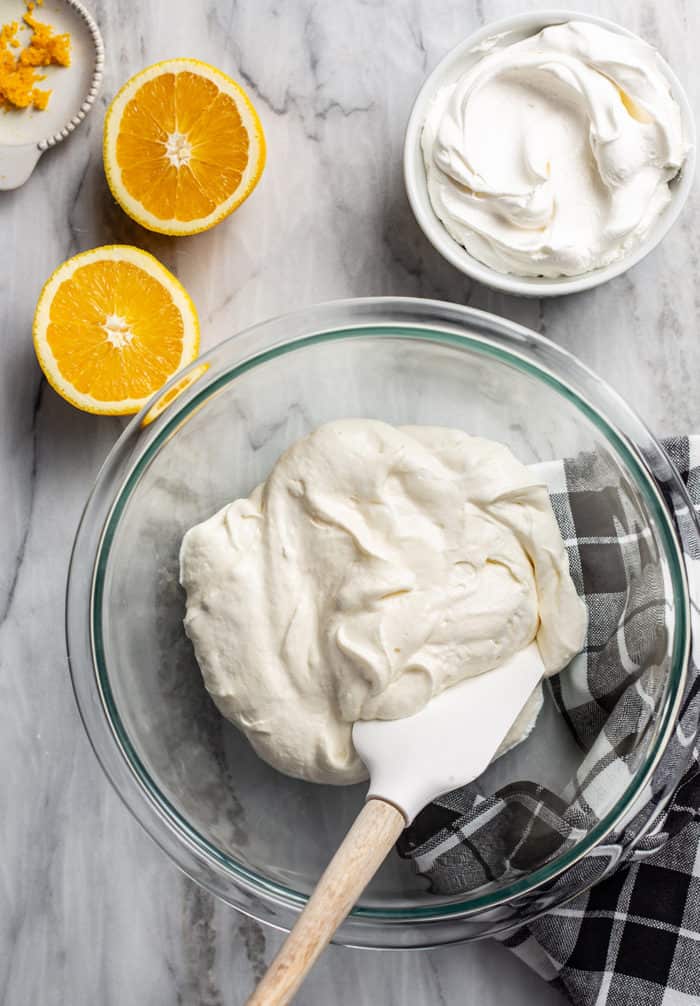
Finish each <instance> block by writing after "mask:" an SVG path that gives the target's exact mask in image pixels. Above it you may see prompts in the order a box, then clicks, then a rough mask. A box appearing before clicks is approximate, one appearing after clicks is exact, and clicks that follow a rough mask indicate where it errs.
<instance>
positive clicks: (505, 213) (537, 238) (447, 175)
mask: <svg viewBox="0 0 700 1006" xmlns="http://www.w3.org/2000/svg"><path fill="white" fill-rule="evenodd" d="M487 32H488V35H487V36H486V37H484V32H482V33H480V35H479V36H478V37H475V39H471V40H467V42H466V43H464V45H463V46H460V47H458V49H456V50H454V51H453V52H452V53H450V54H449V56H448V57H447V59H446V60H444V61H443V63H442V64H440V66H439V67H438V68H437V70H436V71H435V72H434V73H433V75H432V76H431V77H430V78H429V80H428V82H427V83H426V85H425V87H424V88H423V91H422V92H421V94H420V95H419V98H418V100H417V102H416V107H415V109H414V113H413V115H412V118H411V122H410V123H409V129H408V133H407V139H406V156H405V167H406V181H407V187H408V192H409V198H410V199H411V202H412V205H413V208H414V211H415V212H416V216H417V218H418V220H419V223H420V224H421V226H423V229H424V230H425V232H426V234H427V236H428V237H429V238H430V240H431V241H433V243H434V244H435V245H436V246H437V247H438V250H440V251H442V252H443V254H446V256H447V257H448V258H449V259H450V260H451V261H453V262H454V263H455V264H456V265H458V266H459V267H460V268H462V269H463V271H465V272H468V273H470V274H472V275H475V276H476V278H478V279H481V280H483V281H485V282H491V283H492V285H496V286H499V287H501V288H502V289H511V290H513V292H518V293H534V294H536V295H537V294H539V295H546V294H548V293H558V292H568V291H569V290H571V289H583V288H585V287H586V286H592V285H595V284H596V283H599V282H602V281H603V280H604V279H608V278H611V276H612V275H616V274H618V273H619V272H621V271H623V270H624V269H626V268H628V267H629V265H631V264H633V262H634V261H637V260H638V259H639V258H641V257H642V256H643V255H644V254H646V252H647V251H649V250H650V249H651V247H653V245H654V244H655V243H656V242H657V241H658V240H660V238H661V237H662V236H663V233H665V231H666V230H667V229H668V227H669V226H670V225H671V223H672V222H673V220H674V219H675V216H676V215H677V213H678V212H679V210H680V204H681V203H682V201H683V200H684V199H685V195H686V194H687V190H688V188H689V183H690V180H691V179H692V161H693V155H694V149H693V146H694V144H693V141H694V135H693V126H692V119H691V116H690V113H689V110H688V108H687V100H686V99H685V96H684V95H683V94H682V91H681V90H680V85H678V83H677V81H676V80H675V78H674V77H673V74H672V73H671V71H670V70H669V68H668V67H667V66H666V64H665V63H664V61H663V60H662V59H661V57H660V55H659V54H658V52H657V51H656V50H655V49H654V48H653V47H652V46H650V45H648V44H647V43H646V42H644V41H642V40H641V39H639V38H637V37H636V36H634V35H631V34H630V33H629V32H626V31H624V30H623V29H620V28H618V27H617V26H615V25H612V24H610V23H609V22H605V21H601V20H600V19H589V18H586V17H585V16H582V18H581V19H580V20H579V19H578V16H577V18H576V20H571V19H563V20H558V19H555V20H553V21H552V14H551V13H550V15H549V17H548V16H547V14H546V13H545V14H532V15H525V16H522V15H521V16H520V17H518V18H511V19H508V20H507V21H506V22H502V23H499V24H496V25H492V26H491V27H490V29H487ZM511 277H512V279H511Z"/></svg>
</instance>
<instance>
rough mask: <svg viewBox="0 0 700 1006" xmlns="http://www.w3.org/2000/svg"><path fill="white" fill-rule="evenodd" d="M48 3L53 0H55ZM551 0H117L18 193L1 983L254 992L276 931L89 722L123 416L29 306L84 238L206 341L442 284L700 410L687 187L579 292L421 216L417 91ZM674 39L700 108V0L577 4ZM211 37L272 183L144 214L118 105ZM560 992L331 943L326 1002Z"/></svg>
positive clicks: (12, 272)
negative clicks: (593, 284) (76, 649)
mask: <svg viewBox="0 0 700 1006" xmlns="http://www.w3.org/2000/svg"><path fill="white" fill-rule="evenodd" d="M47 5H48V6H49V8H50V5H51V0H47ZM546 6H548V5H547V4H545V3H542V4H540V3H533V2H531V0H521V2H520V3H516V2H515V0H386V2H382V0H364V2H360V0H344V2H342V3H341V2H334V3H330V2H327V3H318V2H315V0H218V2H214V0H208V2H195V3H190V2H187V0H150V2H149V3H139V2H138V0H100V2H99V3H97V2H94V3H93V4H92V9H93V11H94V13H95V15H96V16H97V19H98V20H99V22H100V24H101V27H102V29H103V32H104V36H105V41H106V45H107V66H106V80H105V89H104V92H103V97H102V101H101V103H100V104H99V105H98V107H97V109H96V110H95V112H94V113H93V114H92V115H91V117H90V119H89V120H88V122H87V123H86V124H85V125H84V126H83V127H81V129H80V130H79V131H78V132H77V133H76V135H75V136H74V137H73V138H71V139H70V140H69V141H68V142H67V143H65V144H63V145H62V146H61V147H60V148H58V149H57V150H55V151H52V152H50V153H48V154H47V155H46V156H45V157H44V158H43V159H42V162H41V164H40V166H39V168H38V170H37V172H36V174H35V175H34V177H33V178H32V179H31V181H30V182H29V184H28V185H27V186H26V187H25V188H24V189H22V190H20V191H17V192H13V193H0V235H1V237H2V243H1V244H0V265H1V268H0V362H1V366H0V449H1V451H2V454H1V455H0V466H1V467H0V471H1V472H2V477H1V478H0V504H1V508H0V513H1V514H2V521H1V525H0V526H1V528H2V532H1V533H2V549H1V551H0V555H2V559H1V560H0V764H1V765H2V772H1V774H0V1002H2V1004H3V1006H27V1004H29V1003H31V1004H34V1003H36V1004H42V1006H53V1004H56V1006H58V1004H65V1003H70V1004H75V1006H80V1004H82V1003H89V1002H97V1003H100V1004H102V1006H111V1004H122V1003H139V1004H142V1006H150V1004H154V1006H155V1004H160V1003H175V1002H178V1003H183V1004H194V1003H201V1004H203V1006H223V1004H227V1006H229V1004H230V1006H238V1004H241V1003H243V1002H244V999H245V995H246V992H247V991H248V990H249V989H250V987H251V985H252V983H253V981H254V979H255V977H256V976H259V975H260V973H261V971H262V969H263V968H264V965H265V962H267V961H268V960H269V959H270V956H271V954H272V953H273V952H274V951H275V949H276V947H277V946H278V945H279V942H280V938H279V937H278V935H276V934H274V933H272V932H269V931H265V930H264V929H262V928H261V927H260V926H258V925H257V924H255V923H253V922H250V921H247V920H245V919H243V918H241V917H238V916H236V915H235V914H233V913H232V912H231V911H230V910H228V909H226V908H224V907H223V906H222V905H220V904H217V903H215V902H214V900H213V899H212V898H210V897H209V896H208V895H205V894H204V893H202V891H201V890H199V889H198V888H196V887H195V886H194V885H193V884H192V883H190V882H189V881H188V880H186V879H185V878H184V877H182V876H181V875H180V874H179V873H178V872H177V870H176V869H175V868H174V867H173V866H171V865H170V863H169V862H168V861H167V860H166V858H165V856H164V855H163V854H162V853H161V852H160V851H159V850H158V849H157V848H156V847H155V846H154V845H153V844H152V843H151V841H150V840H149V839H148V838H147V837H146V835H145V834H144V833H143V832H142V831H141V830H140V828H139V826H138V825H137V824H136V823H135V822H134V821H133V820H132V819H131V817H130V816H129V814H128V813H127V811H126V810H125V809H124V808H123V807H122V805H121V803H120V802H119V800H118V799H117V797H116V796H115V795H114V793H113V792H112V791H111V789H110V787H109V786H108V784H107V782H106V780H105V779H104V778H103V776H102V774H101V771H100V769H99V768H98V766H97V764H96V762H95V759H94V758H93V755H92V752H91V750H90V748H89V745H88V743H87V740H86V739H85V737H84V735H83V733H82V729H81V726H80V723H79V720H78V715H77V713H76V709H75V706H74V702H73V697H72V694H71V690H70V684H69V679H68V672H67V666H66V658H65V651H64V643H63V592H64V579H65V572H66V566H67V562H68V556H69V551H70V546H71V541H72V538H73V534H74V531H75V527H76V524H77V521H78V517H79V514H80V510H81V507H82V504H83V502H84V499H85V496H86V494H87V491H88V489H89V486H90V484H91V481H92V479H93V478H94V475H95V473H96V471H97V468H98V466H99V464H100V462H101V460H102V459H103V458H104V456H105V454H106V452H107V450H108V449H109V447H110V446H111V444H112V443H113V442H114V440H115V438H116V437H117V436H118V434H119V432H120V429H121V426H122V423H121V422H120V421H119V420H109V419H98V418H94V417H90V416H87V415H82V414H80V413H77V412H75V411H74V410H73V409H71V407H70V406H68V405H65V404H64V403H63V402H62V401H60V400H59V399H58V398H57V397H56V396H55V395H54V393H53V392H52V391H51V390H50V389H49V388H47V386H46V384H45V382H43V381H42V380H41V379H40V373H39V369H38V367H37V365H36V363H35V360H34V355H33V351H32V345H31V318H32V312H33V307H34V304H35V301H36V298H37V295H38V293H39V290H40V287H41V284H42V282H43V280H44V279H45V278H46V276H47V275H48V274H49V272H50V271H51V270H52V269H53V268H55V267H56V266H57V265H58V264H59V263H60V262H61V261H62V260H63V259H65V258H66V257H67V256H69V255H71V254H73V253H75V252H77V251H80V250H83V249H86V248H91V247H94V246H95V245H99V244H106V243H112V242H128V243H134V244H138V245H141V246H143V247H145V248H147V249H149V250H151V251H153V252H154V253H155V254H156V255H158V256H159V257H160V258H161V259H162V260H163V261H164V262H165V263H166V264H167V265H169V266H170V267H171V268H173V269H174V270H175V271H176V272H177V274H178V275H179V276H180V278H181V279H182V280H183V282H184V283H185V284H186V285H187V287H188V288H189V290H190V292H191V293H192V295H193V297H194V299H195V301H196V303H197V305H198V307H199V310H200V314H201V318H202V322H203V340H204V346H205V347H207V346H211V345H213V344H214V343H216V342H217V341H219V340H221V339H222V338H224V337H225V336H227V335H229V334H231V333H233V332H235V331H236V330H237V329H240V328H242V327H244V326H246V325H249V324H250V323H252V322H255V321H257V320H259V319H262V318H264V317H266V316H269V315H271V314H276V313H279V312H283V311H286V310H288V309H290V308H293V307H297V306H300V305H306V304H311V303H312V302H314V301H318V300H326V299H330V298H333V297H344V296H355V295H367V294H408V295H418V296H435V297H441V298H445V299H452V300H455V301H459V302H463V303H470V304H473V305H477V306H479V307H485V308H488V309H490V310H493V311H495V312H497V313H500V314H504V315H507V316H508V317H511V318H513V319H516V320H518V321H521V322H523V323H525V324H527V325H530V326H532V327H533V328H536V329H537V330H538V331H540V332H544V333H546V334H547V335H548V336H550V337H551V338H552V339H554V340H556V341H558V342H559V343H560V344H562V345H563V346H566V347H567V348H569V349H572V350H573V351H574V352H576V353H577V354H578V355H579V356H580V357H582V358H583V359H584V361H586V362H587V363H589V364H590V365H591V366H593V367H594V368H595V369H597V370H598V371H600V372H601V373H602V374H604V375H605V376H606V377H607V379H608V380H609V381H611V382H612V384H613V385H614V386H615V387H616V388H618V389H619V391H620V392H621V393H622V394H623V395H624V396H625V397H627V398H628V399H630V400H631V401H632V402H633V403H634V404H635V405H636V406H637V408H638V410H639V411H640V412H641V413H642V415H643V416H644V417H645V418H646V419H647V420H648V422H649V423H650V424H651V426H652V428H653V429H654V430H655V431H656V432H658V433H661V434H664V433H670V432H672V431H685V430H691V429H694V430H695V431H697V430H698V429H700V401H698V397H697V392H696V390H695V384H696V375H697V373H698V372H699V371H700V341H699V340H698V338H697V330H698V313H699V311H700V281H699V280H698V262H697V260H698V242H699V239H698V233H699V227H698V225H699V224H700V206H699V205H698V199H697V196H695V195H694V196H693V197H692V198H691V201H690V205H689V206H688V208H687V210H686V212H685V214H684V216H683V218H682V220H681V222H680V224H679V225H678V226H677V227H676V229H675V230H674V232H673V233H672V234H671V235H670V236H669V237H668V238H667V239H666V240H665V242H664V243H663V245H662V247H661V248H659V249H658V250H657V251H656V252H655V253H654V254H653V255H651V256H650V257H649V258H648V259H647V260H646V261H645V262H643V263H642V264H641V265H639V266H638V267H637V268H636V269H634V270H633V271H632V272H631V273H629V274H628V275H627V276H624V277H622V278H620V279H618V280H615V281H614V282H612V283H610V284H609V285H608V286H606V287H603V288H601V289H599V290H596V291H594V292H592V293H588V294H584V295H581V296H577V297H572V298H569V299H563V300H559V301H548V302H544V303H543V302H538V301H521V300H517V299H513V298H507V297H504V296H502V295H498V294H494V293H490V292H489V291H487V290H484V289H481V288H478V287H475V286H474V285H473V284H471V283H470V282H469V281H468V280H466V279H465V278H464V277H462V276H461V275H459V274H458V273H457V272H455V271H454V270H453V269H452V268H451V267H450V266H448V265H447V264H445V263H443V262H442V261H441V260H440V259H439V258H438V257H437V255H436V254H435V253H434V252H433V251H432V249H431V248H430V247H429V246H428V245H427V243H426V242H425V241H424V240H423V239H422V237H421V235H420V233H419V231H418V230H417V228H416V226H415V224H414V222H413V219H412V217H411V214H410V211H409V209H408V206H407V203H406V199H405V196H404V192H403V186H402V181H401V171H400V154H401V143H402V133H403V127H404V124H405V121H406V118H407V115H408V111H409V108H410V104H411V100H412V98H413V95H414V94H415V92H416V90H417V88H418V87H419V85H420V83H421V80H422V78H423V77H424V75H425V74H426V72H427V71H428V70H429V69H430V68H432V67H433V66H434V64H435V63H436V62H437V60H438V59H439V58H440V57H441V56H442V54H443V53H444V52H445V51H446V49H447V48H448V47H450V46H451V45H452V44H454V43H456V42H457V41H459V40H460V39H461V38H462V37H464V35H465V34H467V33H468V32H470V31H472V30H473V29H475V28H476V27H477V26H478V25H479V24H481V23H484V22H485V21H489V20H492V19H494V18H496V17H499V16H501V15H505V14H510V13H513V12H515V11H516V10H518V9H527V8H532V9H535V8H538V7H546ZM579 7H580V9H585V10H586V11H593V12H598V13H600V14H604V15H606V16H608V17H612V18H616V19H617V20H619V21H621V22H622V23H624V24H626V25H627V26H628V27H630V28H632V29H634V30H637V31H639V32H640V33H642V34H643V35H644V36H645V37H646V38H648V39H649V40H650V41H652V42H655V43H657V44H658V45H659V46H660V47H661V49H662V50H663V52H664V54H665V55H666V57H667V58H668V59H669V61H670V62H671V63H672V65H673V66H674V67H675V68H676V70H677V72H678V74H679V76H680V78H681V80H682V81H683V82H684V83H685V85H686V87H687V88H688V90H689V94H690V98H691V102H692V103H693V104H694V106H695V107H696V108H697V106H698V99H699V98H700V70H698V64H697V39H698V37H700V4H698V2H697V0H641V2H640V0H608V2H602V0H600V2H589V3H584V2H581V3H580V4H579ZM176 55H192V56H197V57H200V58H202V59H204V60H207V61H210V62H212V63H214V64H217V65H219V66H220V67H222V69H224V70H226V71H228V72H229V73H231V74H232V75H233V76H234V77H237V78H238V79H239V80H241V81H242V82H243V83H244V84H245V85H246V86H247V87H248V89H249V90H250V92H251V95H252V97H253V100H254V101H255V103H256V104H257V106H258V108H259V110H260V113H261V116H262V119H263V123H264V126H265V129H266V133H267V138H268V144H269V160H268V167H267V169H266V172H265V175H264V178H263V181H262V183H261V185H260V187H259V189H258V191H257V192H256V193H255V195H254V197H253V198H252V199H251V200H250V201H249V202H248V203H247V204H246V205H245V206H244V207H243V208H242V209H241V210H240V211H239V212H238V213H237V214H236V215H235V216H234V217H233V218H232V219H231V220H229V221H228V222H226V223H224V224H222V225H221V226H220V227H218V228H217V229H215V230H214V231H213V232H211V233H209V234H206V235H201V236H199V237H196V238H190V239H182V240H171V239H168V238H162V237H157V236H155V235H151V234H148V233H147V232H144V231H142V230H141V229H140V228H139V227H137V226H136V225H135V224H133V223H131V222H130V221H129V220H128V219H127V218H126V217H125V216H124V215H123V214H122V212H121V211H120V210H119V209H118V208H117V207H116V206H115V205H114V203H113V202H112V200H111V198H110V197H109V194H108V191H107V188H106V185H105V181H104V176H103V172H102V158H101V143H100V136H101V126H102V116H103V113H104V106H105V104H106V102H107V101H108V100H109V98H110V97H111V96H112V95H113V94H114V92H115V90H116V89H117V88H118V87H119V85H120V84H121V83H122V82H123V81H124V80H125V79H126V77H127V76H128V75H130V74H131V73H133V72H134V71H136V70H138V69H140V68H141V67H143V66H144V65H146V64H147V63H150V62H152V61H154V60H157V59H163V58H166V57H169V56H176ZM560 1001H561V1000H560V998H559V996H558V995H556V994H555V993H553V992H551V990H549V989H547V988H546V987H545V986H544V985H542V984H541V983H540V981H539V980H538V979H536V978H535V977H533V976H532V975H531V974H530V973H529V972H528V971H527V970H526V969H525V968H524V967H523V966H522V965H521V964H519V963H518V962H516V961H515V960H512V959H511V958H510V956H509V955H508V953H507V952H506V951H505V950H503V949H502V948H500V947H497V946H495V945H490V944H480V945H472V946H464V947H455V948H450V949H443V950H439V951H436V952H432V953H410V954H403V955H397V954H383V955H375V954H370V953H360V952H356V951H355V952H353V951H349V950H342V949H332V950H330V951H329V953H328V954H327V955H326V957H325V958H324V960H323V962H322V963H321V964H320V966H319V967H318V968H317V970H316V972H315V974H314V975H313V976H312V978H311V979H310V981H309V983H308V985H307V987H306V988H305V990H304V992H303V993H302V995H301V996H300V997H299V1002H300V1003H302V1004H306V1006H326V1004H329V1003H336V1004H350V1003H352V1004H359V1003H365V1002H366V1003H381V1004H382V1006H390V1004H396V1006H404V1004H406V1006H408V1004H410V1006H414V1004H415V1006H433V1004H442V1006H447V1004H450V1006H451V1004H458V1003H460V1004H461V1003H479V1004H480V1006H496V1004H498V1006H509V1004H513V1006H515V1004H519V1006H521V1004H527V1003H533V1004H534V1003H538V1004H542V1006H549V1004H551V1006H554V1004H555V1003H559V1002H560Z"/></svg>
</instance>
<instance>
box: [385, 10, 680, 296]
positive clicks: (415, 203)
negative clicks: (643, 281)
mask: <svg viewBox="0 0 700 1006" xmlns="http://www.w3.org/2000/svg"><path fill="white" fill-rule="evenodd" d="M573 20H577V21H589V22H592V23H593V24H598V25H601V26H602V27H604V28H607V29H608V30H609V31H614V32H618V33H619V34H620V35H627V36H629V37H631V38H637V37H638V36H636V35H634V34H633V32H631V31H628V30H627V29H626V28H623V27H621V26H620V25H618V24H615V23H614V22H613V21H608V20H607V19H605V18H602V17H596V16H595V15H593V14H583V13H581V12H579V11H568V10H542V11H532V12H529V13H527V14H516V15H515V16H513V17H507V18H503V19H502V20H499V21H493V22H492V23H491V24H488V25H486V26H485V27H484V28H481V29H480V30H479V31H477V32H475V33H474V34H473V35H470V36H469V37H468V38H467V39H465V40H464V42H461V43H460V44H459V45H458V46H456V47H455V48H454V49H452V50H451V51H450V52H449V53H448V54H447V55H446V56H445V57H444V59H443V60H442V61H441V62H440V63H439V64H438V65H437V67H436V68H435V69H434V70H433V72H432V73H431V74H430V76H429V77H428V78H427V80H426V81H425V83H424V84H423V87H422V88H421V90H420V91H419V93H418V97H417V98H416V100H415V103H414V105H413V109H412V111H411V116H410V118H409V120H408V126H407V128H406V138H405V141H404V160H403V163H404V179H405V183H406V192H407V194H408V199H409V202H410V204H411V208H412V210H413V213H414V214H415V217H416V220H417V221H418V224H419V226H420V228H421V230H422V231H423V233H424V234H425V236H426V237H427V238H428V240H429V241H430V243H431V244H432V245H433V247H434V248H435V249H436V250H437V251H439V252H440V254H441V255H442V256H443V257H444V258H446V259H447V261H448V262H451V263H452V265H454V266H456V267H457V269H459V270H461V272H463V273H466V275H467V276H471V277H472V278H473V279H475V280H478V281H479V282H480V283H485V284H486V285H487V286H490V287H493V288H494V289H496V290H502V291H504V292H505V293H510V294H516V295H520V296H524V297H556V296H559V295H561V294H567V293H578V292H580V291H581V290H589V289H591V287H594V286H599V285H600V284H601V283H606V282H607V281H608V280H609V279H613V277H615V276H619V275H620V274H621V273H623V272H626V271H627V270H628V269H629V268H630V267H631V266H633V265H636V263H637V262H639V261H641V259H643V258H644V256H645V255H648V254H649V252H650V251H651V250H652V249H653V248H654V247H655V246H656V245H657V244H658V243H659V241H661V239H662V238H663V237H664V236H665V234H666V233H667V232H668V230H669V229H670V228H671V227H672V225H673V224H674V223H675V221H676V219H677V217H678V214H679V213H680V211H681V209H682V208H683V205H684V203H685V201H686V199H687V198H688V193H689V192H690V189H691V187H692V184H693V179H694V175H695V157H696V131H695V121H694V119H693V113H692V111H691V108H690V103H689V101H688V98H687V95H686V93H685V91H684V90H683V87H682V86H681V84H680V82H679V80H678V78H677V77H676V75H675V74H674V73H673V71H672V70H671V68H670V67H669V66H668V64H667V63H666V62H665V61H664V60H661V65H662V68H663V70H664V72H665V74H666V76H667V78H668V82H669V85H670V88H671V92H672V94H673V96H674V98H675V99H676V101H677V102H678V105H679V106H680V109H681V114H682V116H683V122H684V127H685V131H686V136H687V138H688V143H689V146H690V149H689V151H688V155H687V158H686V161H685V164H684V165H683V169H682V171H681V172H680V174H679V175H678V176H677V177H676V178H674V180H673V181H672V182H671V183H670V187H671V192H672V194H673V198H672V200H671V202H670V203H669V205H668V206H667V208H666V209H665V210H664V212H663V213H662V214H661V216H660V217H659V218H658V220H657V221H656V223H655V224H654V226H653V227H652V229H651V231H650V232H649V234H648V235H647V236H646V238H645V239H644V241H642V242H641V243H640V244H639V245H638V246H637V247H636V248H634V249H633V250H632V251H630V253H629V254H628V255H625V256H624V257H623V258H621V259H619V260H618V261H617V262H613V263H611V264H610V265H608V266H604V267H603V268H601V269H593V270H591V271H590V272H587V273H582V274H581V275H580V276H561V277H557V278H555V279H551V278H547V277H538V276H516V275H514V274H511V273H502V272H498V271H497V270H496V269H492V268H491V267H490V266H488V265H485V264H484V263H483V262H480V261H479V260H478V259H476V258H474V256H473V255H470V254H469V252H468V251H466V249H464V248H463V247H462V246H461V245H460V244H458V242H457V241H455V240H454V238H453V237H452V236H451V235H450V234H449V233H448V232H447V230H446V229H445V227H444V225H443V223H442V221H441V220H440V219H439V218H438V216H437V215H436V214H435V211H434V210H433V207H432V205H431V202H430V198H429V196H428V186H427V182H426V174H425V166H424V163H423V152H422V150H421V133H422V131H423V124H424V122H425V119H426V116H427V113H428V109H429V107H430V104H431V102H432V101H433V98H434V97H435V95H436V94H437V92H438V91H439V90H440V89H441V88H442V87H445V85H447V84H451V83H453V82H454V81H455V80H457V78H458V77H460V76H461V75H462V74H463V73H464V71H465V70H466V69H468V68H469V67H470V66H472V65H473V64H474V63H476V62H477V60H479V59H480V58H481V57H482V56H483V48H480V47H483V45H484V43H485V42H487V41H488V40H490V39H493V38H494V36H499V37H501V36H505V37H507V39H508V41H509V42H510V41H512V42H518V41H520V40H521V39H524V38H528V37H530V36H531V35H535V34H537V32H539V31H541V30H542V28H545V27H547V26H548V25H552V24H561V23H562V22H565V21H573Z"/></svg>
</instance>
